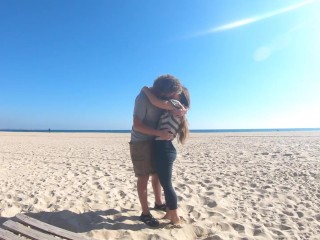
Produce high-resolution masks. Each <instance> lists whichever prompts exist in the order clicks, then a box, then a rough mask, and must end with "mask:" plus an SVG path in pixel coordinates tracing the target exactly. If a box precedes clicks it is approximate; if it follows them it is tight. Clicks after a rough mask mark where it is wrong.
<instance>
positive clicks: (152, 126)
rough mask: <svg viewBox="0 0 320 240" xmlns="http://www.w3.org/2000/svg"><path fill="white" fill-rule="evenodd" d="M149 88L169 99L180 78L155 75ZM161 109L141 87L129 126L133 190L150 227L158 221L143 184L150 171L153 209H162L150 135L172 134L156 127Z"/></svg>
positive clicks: (179, 87)
mask: <svg viewBox="0 0 320 240" xmlns="http://www.w3.org/2000/svg"><path fill="white" fill-rule="evenodd" d="M150 91H151V92H152V93H153V94H154V95H155V96H157V97H158V98H162V99H164V98H165V99H171V98H172V97H173V96H174V95H176V94H177V93H181V91H182V85H181V83H180V81H179V80H178V79H177V78H175V77H174V76H172V75H169V74H167V75H162V76H160V77H158V78H157V79H156V80H155V81H154V83H153V87H152V88H151V89H150ZM163 112H164V110H163V109H160V108H158V107H156V106H155V105H153V104H151V103H150V101H149V100H148V98H147V96H146V95H145V93H144V92H143V91H141V92H140V93H139V95H138V96H137V97H136V99H135V105H134V113H133V127H132V131H131V140H130V143H129V144H130V155H131V160H132V163H133V169H134V172H135V175H136V177H137V191H138V196H139V200H140V204H141V208H142V213H141V216H140V220H141V221H142V222H144V223H145V224H147V225H148V226H151V227H157V226H158V225H159V221H158V220H157V219H155V218H154V217H153V216H152V214H151V213H150V211H149V206H148V194H147V185H148V181H149V176H150V175H151V177H152V179H151V181H152V187H153V192H154V196H155V206H154V209H156V210H163V211H166V204H163V202H162V198H161V185H160V182H159V178H158V175H157V174H156V170H155V154H154V139H155V137H160V138H161V139H165V140H171V139H173V137H174V135H173V133H171V132H170V131H169V130H168V129H161V130H160V129H157V126H158V122H159V119H160V116H161V115H162V114H163ZM185 113H186V111H184V110H178V111H175V114H176V115H180V116H181V115H184V114H185Z"/></svg>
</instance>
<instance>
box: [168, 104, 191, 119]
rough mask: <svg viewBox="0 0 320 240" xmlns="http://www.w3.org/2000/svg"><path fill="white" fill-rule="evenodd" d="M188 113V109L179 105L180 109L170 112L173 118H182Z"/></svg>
mask: <svg viewBox="0 0 320 240" xmlns="http://www.w3.org/2000/svg"><path fill="white" fill-rule="evenodd" d="M187 112H188V108H186V107H185V106H183V105H182V104H181V108H180V109H174V110H172V114H173V116H175V117H183V116H184V115H186V114H187Z"/></svg>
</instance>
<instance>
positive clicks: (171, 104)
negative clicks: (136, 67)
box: [142, 87, 190, 225]
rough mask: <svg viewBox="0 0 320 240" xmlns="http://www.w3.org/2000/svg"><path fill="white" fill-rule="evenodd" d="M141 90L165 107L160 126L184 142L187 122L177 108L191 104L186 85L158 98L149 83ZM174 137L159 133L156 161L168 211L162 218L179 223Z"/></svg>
mask: <svg viewBox="0 0 320 240" xmlns="http://www.w3.org/2000/svg"><path fill="white" fill-rule="evenodd" d="M142 91H143V92H144V93H145V94H146V96H147V97H148V99H149V101H150V102H151V104H153V105H155V106H156V107H158V108H162V109H165V110H166V111H165V112H164V113H163V114H162V115H161V117H160V120H159V123H158V129H159V130H163V129H169V130H170V132H171V133H172V134H173V136H174V137H173V138H175V137H177V140H178V142H179V143H181V144H184V143H185V141H186V138H187V137H188V133H189V128H188V122H187V118H186V116H185V114H182V115H183V116H178V115H177V114H176V112H177V110H183V111H185V110H186V109H188V108H190V94H189V91H188V89H187V88H185V87H183V88H182V92H181V93H177V94H174V95H172V96H166V98H168V99H159V98H157V97H156V96H155V95H154V94H153V93H152V91H151V90H150V89H149V88H148V87H144V88H143V89H142ZM172 140H173V139H171V140H163V139H161V138H160V137H156V139H155V154H156V156H155V159H156V164H155V165H156V171H157V174H158V176H159V179H160V183H161V186H162V188H163V191H164V195H165V199H166V206H167V212H166V215H165V216H164V217H163V218H165V219H168V220H170V222H171V223H172V224H175V225H176V224H179V223H180V217H179V216H178V212H177V209H178V205H177V195H176V192H175V190H174V188H173V186H172V168H173V163H174V161H175V159H176V156H177V152H176V149H175V147H174V145H173V144H172Z"/></svg>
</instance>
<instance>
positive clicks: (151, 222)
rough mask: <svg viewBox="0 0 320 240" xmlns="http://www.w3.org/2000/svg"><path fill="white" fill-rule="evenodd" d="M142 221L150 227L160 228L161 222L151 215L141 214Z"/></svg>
mask: <svg viewBox="0 0 320 240" xmlns="http://www.w3.org/2000/svg"><path fill="white" fill-rule="evenodd" d="M140 220H141V221H142V222H144V223H145V224H147V225H148V226H149V227H158V226H159V221H158V220H157V219H155V218H154V217H153V216H152V215H151V213H149V214H146V215H144V214H143V213H141V216H140Z"/></svg>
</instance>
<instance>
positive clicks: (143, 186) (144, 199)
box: [137, 176, 149, 215]
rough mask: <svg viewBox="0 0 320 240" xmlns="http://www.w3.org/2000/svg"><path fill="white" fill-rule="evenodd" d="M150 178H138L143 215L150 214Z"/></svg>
mask: <svg viewBox="0 0 320 240" xmlns="http://www.w3.org/2000/svg"><path fill="white" fill-rule="evenodd" d="M148 181H149V176H138V179H137V190H138V195H139V200H140V204H141V208H142V213H143V214H144V215H146V214H148V213H149V206H148V191H147V186H148Z"/></svg>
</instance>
